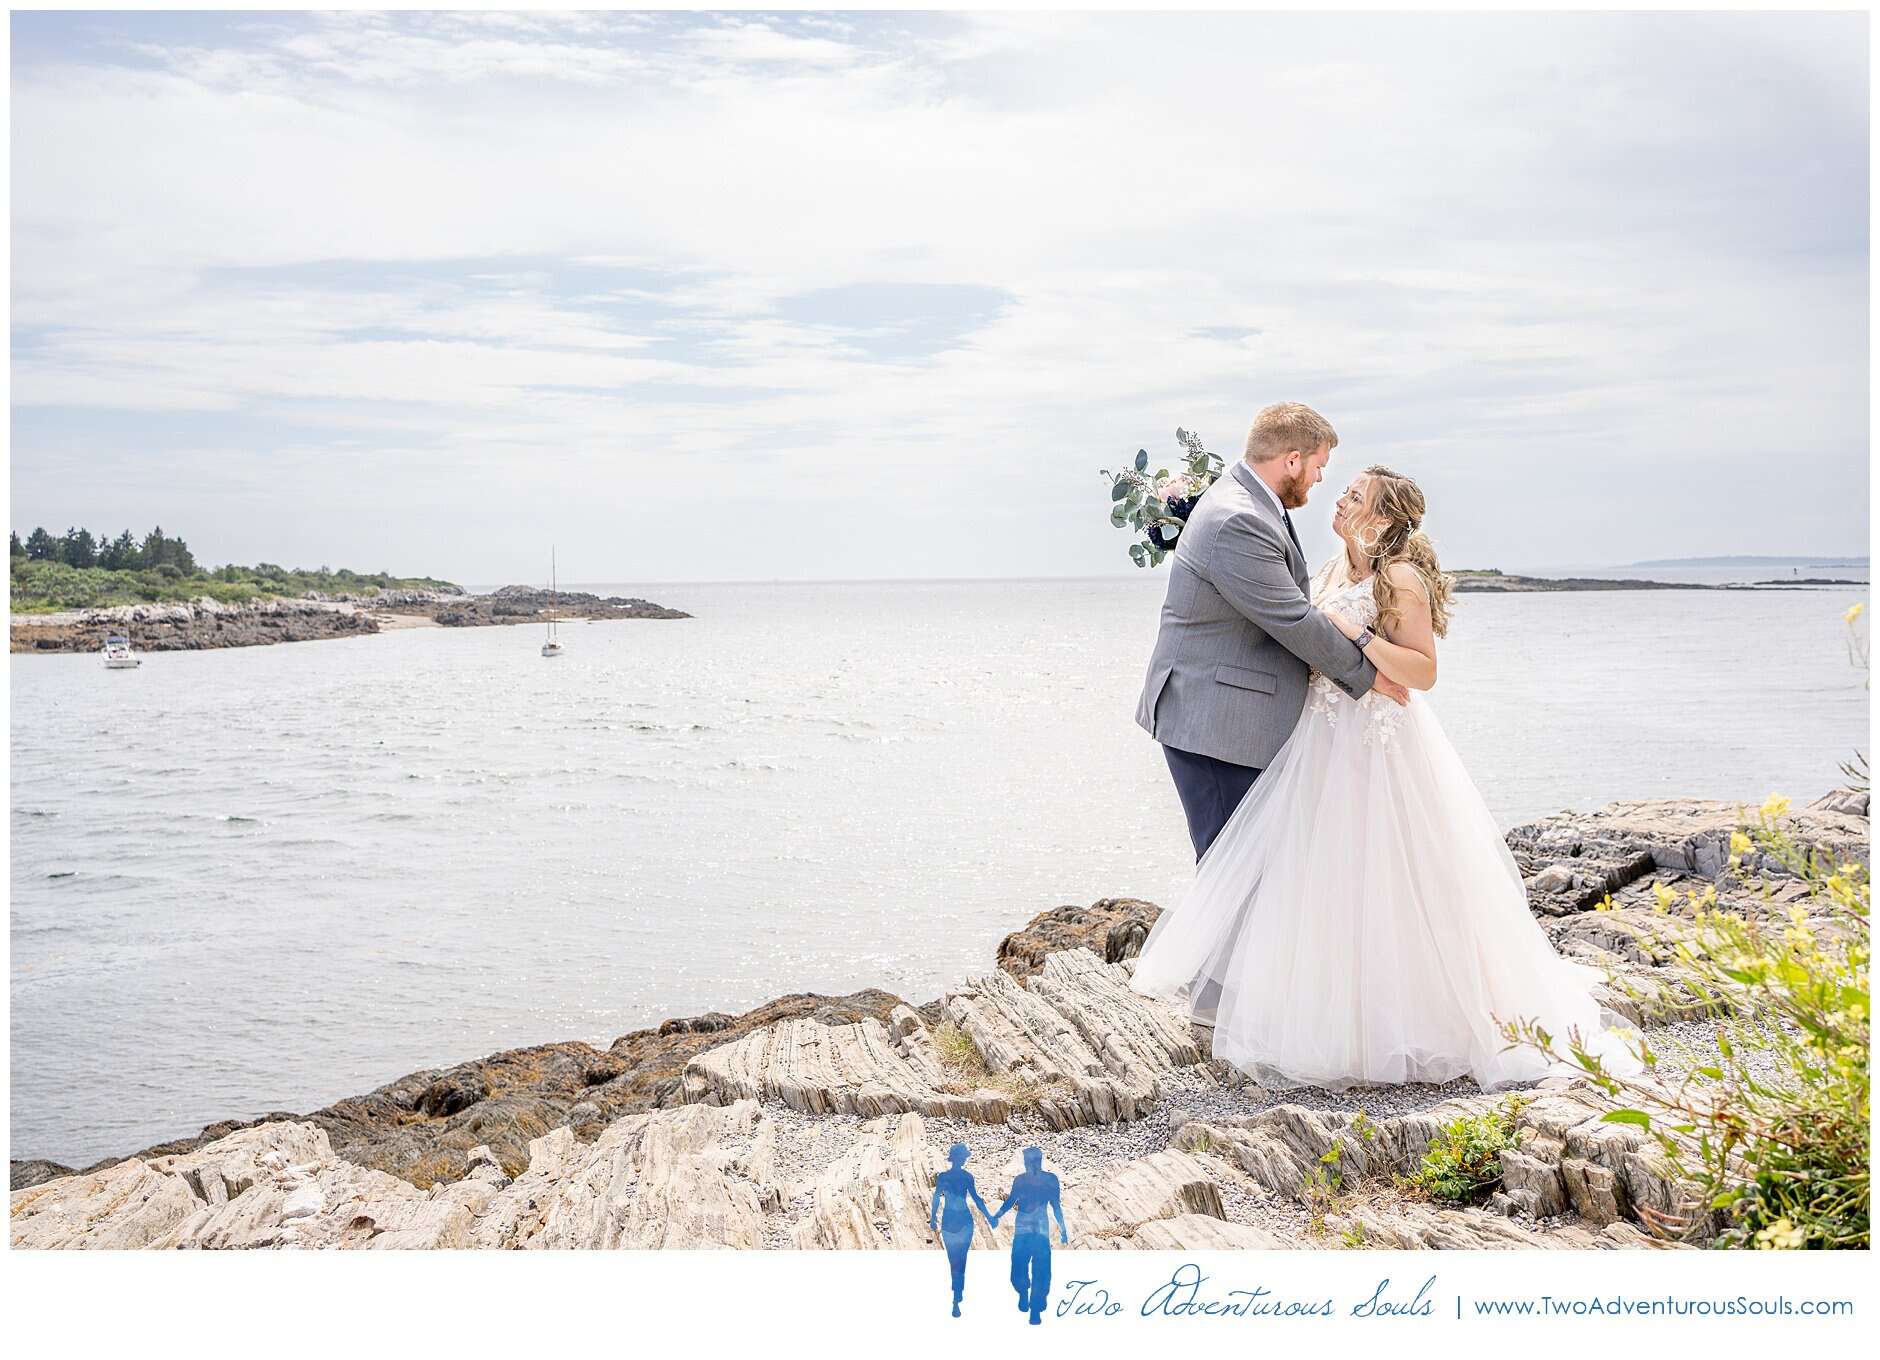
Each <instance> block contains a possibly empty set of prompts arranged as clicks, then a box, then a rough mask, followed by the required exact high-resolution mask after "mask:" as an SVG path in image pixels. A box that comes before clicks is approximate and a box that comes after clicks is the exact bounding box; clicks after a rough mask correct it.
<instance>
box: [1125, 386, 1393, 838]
mask: <svg viewBox="0 0 1880 1360" xmlns="http://www.w3.org/2000/svg"><path fill="white" fill-rule="evenodd" d="M1337 443H1338V435H1337V434H1336V433H1335V432H1334V431H1333V430H1332V427H1331V423H1330V422H1329V421H1327V420H1326V419H1325V417H1324V416H1322V415H1320V414H1319V413H1318V412H1317V411H1315V410H1313V409H1312V408H1311V407H1310V406H1302V405H1300V404H1299V403H1298V402H1296V401H1286V402H1281V403H1279V404H1278V405H1276V406H1269V407H1267V408H1266V409H1265V410H1263V411H1261V412H1260V414H1259V415H1257V416H1255V417H1254V419H1253V429H1252V430H1251V431H1249V432H1248V435H1247V454H1246V457H1245V458H1243V459H1240V460H1237V461H1236V462H1235V463H1233V464H1232V466H1230V467H1229V468H1228V470H1227V472H1226V473H1225V474H1224V475H1223V476H1222V477H1220V478H1219V480H1217V481H1216V482H1215V483H1214V485H1213V486H1211V487H1209V488H1208V489H1207V491H1206V493H1205V494H1203V496H1202V497H1201V499H1200V500H1199V501H1198V502H1196V504H1195V507H1194V509H1193V511H1191V512H1190V513H1189V516H1188V523H1187V526H1186V527H1185V528H1184V529H1183V530H1182V533H1181V537H1180V538H1179V539H1177V540H1176V542H1175V553H1174V556H1173V557H1172V558H1171V559H1170V561H1171V563H1172V564H1173V565H1172V567H1171V569H1170V571H1169V578H1168V594H1167V596H1166V597H1165V598H1164V599H1163V601H1162V622H1161V627H1160V629H1159V631H1158V632H1157V633H1156V639H1155V652H1154V653H1153V654H1152V655H1151V656H1150V658H1149V675H1148V679H1147V680H1146V681H1145V683H1144V684H1143V687H1142V698H1141V700H1140V701H1139V702H1138V703H1137V705H1136V721H1137V722H1138V723H1140V724H1141V725H1142V726H1143V727H1145V728H1147V729H1148V731H1149V735H1150V736H1152V737H1154V738H1155V739H1156V740H1157V741H1159V742H1161V743H1162V753H1163V754H1164V755H1165V756H1166V757H1167V758H1168V767H1169V773H1171V774H1172V775H1174V777H1175V791H1176V792H1177V793H1178V794H1180V795H1181V800H1182V811H1183V812H1184V813H1186V814H1187V817H1188V835H1189V839H1191V840H1192V841H1194V843H1195V860H1196V862H1197V863H1198V862H1199V861H1200V859H1201V857H1202V856H1203V855H1204V854H1206V853H1207V849H1208V847H1209V846H1210V845H1212V844H1213V843H1214V838H1215V837H1216V836H1218V835H1219V834H1220V832H1221V828H1222V827H1224V826H1226V825H1227V820H1228V818H1230V817H1232V816H1233V815H1234V809H1235V808H1236V807H1238V806H1239V805H1240V800H1241V799H1242V798H1243V797H1245V796H1246V793H1247V790H1248V789H1249V788H1251V787H1253V781H1254V780H1255V779H1256V778H1257V777H1258V776H1259V773H1260V771H1261V770H1263V769H1265V768H1266V766H1267V764H1268V763H1269V762H1270V761H1271V760H1272V759H1273V756H1274V755H1275V753H1277V752H1278V750H1279V748H1280V747H1281V746H1283V745H1284V744H1285V742H1286V738H1287V736H1289V735H1290V734H1291V732H1292V729H1293V724H1294V723H1296V722H1297V721H1298V720H1299V712H1300V710H1301V709H1302V708H1304V707H1305V701H1306V679H1307V676H1308V675H1309V673H1310V672H1311V671H1314V670H1316V671H1318V672H1320V673H1321V674H1323V675H1325V676H1327V677H1329V678H1330V679H1331V681H1332V683H1334V684H1335V685H1337V686H1338V687H1339V688H1340V689H1342V690H1343V691H1344V692H1345V693H1347V694H1349V695H1351V696H1352V697H1353V698H1354V699H1355V698H1357V697H1359V696H1360V695H1362V694H1364V693H1366V692H1367V691H1369V690H1372V689H1375V690H1377V691H1378V692H1379V693H1380V694H1383V695H1386V696H1387V697H1389V698H1391V699H1394V700H1396V701H1397V702H1398V703H1400V704H1401V703H1404V702H1406V701H1407V700H1408V699H1409V691H1407V690H1405V689H1404V688H1403V686H1401V685H1399V684H1396V683H1395V682H1394V681H1392V680H1390V679H1388V678H1386V677H1384V676H1381V675H1379V674H1378V673H1377V668H1376V667H1375V666H1373V665H1372V664H1371V663H1370V662H1369V661H1366V660H1365V659H1364V653H1363V651H1362V650H1361V649H1360V648H1359V647H1358V646H1357V645H1356V644H1354V643H1353V642H1352V641H1351V640H1350V639H1349V638H1347V637H1346V636H1345V635H1344V634H1343V633H1342V632H1340V631H1339V629H1338V626H1337V625H1336V624H1334V623H1333V622H1332V621H1331V620H1330V619H1328V618H1326V617H1325V616H1324V615H1323V614H1321V613H1319V612H1318V611H1317V610H1316V609H1314V608H1313V607H1312V605H1311V603H1310V601H1309V600H1308V599H1307V593H1306V577H1307V573H1306V558H1305V553H1304V552H1303V551H1302V550H1301V549H1300V547H1299V537H1298V535H1297V534H1295V533H1294V532H1293V526H1292V516H1291V515H1290V514H1289V513H1288V512H1289V511H1292V510H1297V509H1298V508H1299V507H1300V506H1302V505H1304V504H1305V503H1306V497H1307V495H1309V494H1310V493H1311V490H1312V488H1313V487H1314V486H1316V485H1317V484H1318V481H1319V479H1320V478H1321V477H1323V476H1324V475H1325V464H1326V462H1327V461H1328V460H1329V459H1330V458H1331V456H1332V449H1333V448H1334V447H1335V446H1336V445H1337Z"/></svg>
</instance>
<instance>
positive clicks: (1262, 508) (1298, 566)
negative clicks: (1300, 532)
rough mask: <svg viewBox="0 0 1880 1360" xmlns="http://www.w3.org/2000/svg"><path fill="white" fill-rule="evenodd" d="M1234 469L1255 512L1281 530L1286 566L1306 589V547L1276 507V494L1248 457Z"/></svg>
mask: <svg viewBox="0 0 1880 1360" xmlns="http://www.w3.org/2000/svg"><path fill="white" fill-rule="evenodd" d="M1233 471H1234V476H1235V477H1236V478H1237V479H1238V480H1239V481H1240V484H1241V485H1242V486H1244V487H1246V488H1247V494H1248V495H1249V496H1251V497H1252V498H1253V508H1254V510H1255V512H1256V513H1258V514H1263V515H1265V516H1266V517H1267V518H1268V519H1270V520H1272V521H1273V527H1274V528H1275V529H1277V530H1279V537H1280V541H1281V542H1282V543H1284V544H1285V545H1286V566H1287V567H1288V568H1289V569H1290V570H1291V571H1292V577H1293V580H1295V581H1297V582H1298V583H1299V588H1300V589H1301V590H1304V589H1305V588H1306V577H1307V572H1306V554H1305V549H1303V548H1301V547H1300V546H1299V540H1298V539H1297V538H1296V537H1295V536H1294V535H1293V533H1292V532H1291V530H1289V529H1288V528H1287V527H1286V517H1285V516H1284V515H1282V514H1281V513H1280V512H1279V510H1278V509H1276V508H1275V507H1274V504H1273V502H1274V499H1275V498H1274V496H1273V495H1272V493H1271V492H1269V491H1268V490H1267V487H1266V484H1265V483H1264V482H1262V481H1261V480H1260V479H1259V478H1258V477H1257V476H1255V475H1254V471H1253V469H1252V468H1250V467H1248V466H1247V460H1246V459H1244V458H1236V459H1235V460H1234V463H1233Z"/></svg>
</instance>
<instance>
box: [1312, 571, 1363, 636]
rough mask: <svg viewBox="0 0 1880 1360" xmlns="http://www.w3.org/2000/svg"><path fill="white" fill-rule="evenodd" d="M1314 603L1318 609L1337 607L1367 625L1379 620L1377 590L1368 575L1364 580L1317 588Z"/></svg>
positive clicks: (1347, 615) (1342, 612)
mask: <svg viewBox="0 0 1880 1360" xmlns="http://www.w3.org/2000/svg"><path fill="white" fill-rule="evenodd" d="M1312 604H1313V607H1314V608H1317V609H1336V610H1337V611H1338V612H1339V613H1341V614H1343V615H1345V616H1346V617H1347V618H1353V619H1356V620H1357V621H1358V622H1359V623H1362V624H1364V625H1365V626H1366V627H1370V626H1372V625H1374V624H1375V623H1376V622H1377V592H1376V591H1375V590H1374V589H1372V586H1371V578H1370V577H1368V576H1367V577H1365V578H1364V579H1363V580H1362V581H1348V582H1346V583H1345V584H1344V585H1341V586H1332V587H1330V588H1324V589H1320V590H1315V591H1314V592H1313V597H1312Z"/></svg>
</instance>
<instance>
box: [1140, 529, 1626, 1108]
mask: <svg viewBox="0 0 1880 1360" xmlns="http://www.w3.org/2000/svg"><path fill="white" fill-rule="evenodd" d="M1342 565H1343V563H1342V562H1341V561H1336V560H1335V561H1334V563H1332V564H1329V565H1328V567H1327V568H1326V569H1325V570H1322V571H1321V572H1320V573H1319V577H1318V580H1317V582H1316V583H1315V589H1314V603H1315V604H1316V605H1318V606H1319V607H1320V608H1334V609H1338V610H1340V611H1341V612H1343V613H1345V614H1347V615H1349V616H1352V617H1356V618H1359V619H1361V620H1362V621H1363V622H1365V623H1367V624H1369V623H1373V622H1375V620H1376V617H1377V604H1376V600H1375V598H1374V597H1373V595H1372V587H1371V582H1370V581H1369V580H1368V579H1367V580H1365V581H1361V582H1357V583H1348V582H1344V581H1343V579H1342V578H1343V573H1342V571H1340V570H1338V568H1340V567H1342ZM1600 980H1602V974H1601V973H1600V972H1599V971H1598V970H1597V969H1594V968H1591V967H1589V966H1586V965H1584V964H1576V963H1570V962H1568V961H1567V960H1565V959H1563V958H1561V957H1560V956H1559V955H1558V954H1557V953H1555V952H1554V949H1553V946H1552V945H1551V944H1549V943H1548V940H1547V937H1546V935H1545V934H1543V933H1542V931H1541V928H1540V927H1539V926H1538V925H1537V924H1536V923H1535V921H1534V918H1533V917H1532V916H1531V915H1530V914H1529V912H1528V905H1527V894H1526V891H1525V890H1524V888H1523V886H1522V882H1521V873H1520V870H1519V869H1518V868H1516V866H1515V862H1514V857H1513V856H1512V855H1510V854H1509V853H1508V847H1507V846H1506V844H1504V843H1503V841H1502V837H1501V832H1500V830H1499V829H1498V828H1497V827H1496V825H1495V820H1494V818H1493V817H1492V816H1491V815H1490V813H1489V810H1488V808H1487V806H1486V805H1485V804H1484V803H1483V801H1482V795H1481V794H1480V792H1478V791H1477V789H1476V787H1475V783H1474V781H1473V780H1471V779H1470V778H1469V774H1468V771H1467V770H1465V769H1464V768H1463V766H1462V762H1461V760H1460V759H1459V758H1458V757H1457V755H1456V751H1455V748H1454V747H1452V746H1451V745H1450V744H1449V739H1448V738H1447V737H1446V736H1445V735H1444V734H1443V730H1442V728H1441V727H1440V726H1439V725H1438V724H1437V721H1436V716H1435V714H1434V713H1432V712H1431V711H1430V708H1429V706H1428V704H1427V703H1426V702H1425V700H1424V697H1423V695H1421V694H1420V693H1417V692H1415V691H1412V692H1411V695H1410V702H1409V705H1408V706H1407V707H1404V706H1399V705H1398V704H1395V703H1393V702H1392V701H1390V700H1389V699H1386V698H1384V697H1383V696H1382V695H1379V694H1374V693H1373V694H1367V695H1365V696H1364V697H1363V698H1361V699H1352V698H1350V697H1349V696H1348V695H1346V694H1345V693H1344V692H1343V691H1342V690H1340V689H1339V688H1338V687H1337V686H1335V685H1334V684H1332V683H1331V682H1330V681H1329V680H1327V679H1326V678H1325V677H1324V676H1322V675H1318V674H1314V675H1313V677H1312V679H1311V682H1310V684H1309V686H1308V687H1307V690H1306V705H1305V708H1304V710H1303V711H1302V712H1301V713H1300V715H1299V722H1298V724H1297V725H1296V726H1295V727H1294V728H1293V731H1292V734H1291V735H1290V736H1289V737H1288V738H1287V740H1286V744H1285V745H1284V746H1282V747H1281V748H1280V750H1279V753H1278V754H1277V755H1276V756H1275V757H1274V758H1273V761H1272V763H1271V764H1270V765H1269V766H1268V767H1267V768H1266V769H1265V770H1264V771H1262V772H1261V774H1260V776H1259V778H1258V779H1256V780H1255V781H1254V784H1253V787H1252V788H1251V789H1250V790H1248V792H1247V796H1246V797H1245V798H1244V799H1242V800H1241V803H1240V806H1239V807H1238V808H1236V809H1235V810H1234V814H1233V816H1232V817H1231V818H1229V820H1228V822H1227V825H1226V826H1225V827H1223V828H1222V830H1221V833H1220V835H1219V837H1218V838H1217V839H1216V840H1215V841H1214V843H1213V844H1212V845H1211V846H1209V847H1208V851H1207V854H1206V855H1204V856H1203V857H1202V859H1201V861H1200V863H1199V864H1197V865H1196V866H1195V877H1194V882H1193V885H1192V887H1191V888H1190V890H1189V891H1188V893H1187V895H1186V896H1185V897H1184V898H1183V900H1182V901H1181V903H1180V904H1179V905H1177V906H1176V907H1174V908H1172V909H1170V910H1168V911H1165V912H1163V913H1162V915H1161V916H1160V917H1159V918H1158V919H1157V921H1156V923H1155V926H1154V928H1153V929H1152V930H1151V931H1150V932H1149V936H1148V939H1147V941H1146V942H1145V943H1144V945H1143V948H1142V955H1141V957H1140V958H1139V959H1138V960H1137V962H1136V967H1135V973H1134V981H1133V983H1132V985H1133V986H1134V988H1135V990H1137V991H1138V992H1143V993H1146V994H1148V995H1151V996H1161V997H1165V998H1167V999H1169V1000H1171V1001H1173V1002H1175V1003H1176V1004H1177V1005H1179V1006H1181V1007H1182V1008H1183V1010H1184V1011H1185V1012H1186V1013H1187V1014H1189V1015H1191V1016H1194V1017H1196V1018H1199V1019H1203V1020H1208V1021H1212V1022H1213V1024H1214V1056H1215V1057H1216V1058H1221V1059H1225V1060H1226V1061H1228V1062H1230V1063H1233V1064H1234V1065H1235V1066H1236V1067H1238V1068H1240V1069H1241V1070H1243V1071H1244V1072H1246V1073H1247V1074H1248V1075H1249V1076H1251V1077H1253V1078H1254V1080H1256V1081H1258V1082H1259V1083H1260V1084H1261V1085H1263V1086H1267V1087H1271V1088H1277V1089H1284V1088H1288V1087H1293V1086H1317V1087H1321V1088H1324V1089H1327V1090H1342V1089H1345V1088H1348V1087H1352V1086H1359V1085H1376V1084H1385V1083H1397V1082H1446V1081H1450V1080H1452V1079H1453V1078H1456V1077H1461V1076H1471V1077H1473V1078H1474V1079H1475V1081H1476V1083H1477V1084H1478V1085H1479V1086H1480V1087H1481V1088H1482V1089H1483V1090H1495V1089H1498V1088H1501V1087H1505V1086H1509V1085H1512V1084H1515V1083H1520V1082H1527V1081H1533V1080H1537V1079H1539V1078H1541V1077H1544V1076H1547V1075H1550V1074H1551V1073H1554V1072H1571V1071H1578V1070H1580V1069H1579V1068H1578V1066H1577V1065H1576V1064H1573V1063H1572V1062H1571V1061H1570V1060H1568V1061H1566V1062H1563V1063H1559V1064H1550V1063H1549V1062H1548V1061H1547V1060H1546V1059H1545V1058H1543V1057H1542V1056H1541V1055H1540V1054H1539V1053H1537V1052H1535V1051H1534V1050H1533V1049H1531V1048H1523V1049H1514V1050H1509V1049H1508V1042H1507V1040H1506V1039H1505V1038H1504V1037H1503V1036H1502V1034H1501V1032H1500V1029H1499V1023H1500V1022H1501V1021H1504V1020H1510V1021H1511V1020H1515V1019H1517V1018H1534V1019H1537V1020H1539V1022H1540V1023H1541V1024H1542V1025H1543V1026H1544V1027H1545V1028H1546V1029H1547V1030H1548V1032H1549V1033H1550V1034H1552V1035H1553V1041H1554V1048H1555V1050H1556V1052H1557V1053H1559V1054H1560V1055H1562V1057H1563V1058H1564V1057H1565V1056H1566V1055H1567V1053H1568V1038H1569V1035H1570V1033H1571V1032H1572V1031H1575V1030H1577V1031H1578V1032H1579V1035H1580V1037H1581V1040H1582V1043H1583V1044H1584V1045H1585V1046H1586V1048H1587V1049H1588V1051H1590V1052H1593V1053H1597V1054H1598V1055H1599V1056H1600V1057H1601V1059H1602V1061H1604V1063H1605V1064H1606V1066H1607V1069H1608V1070H1609V1071H1622V1072H1627V1073H1633V1072H1637V1071H1638V1070H1639V1067H1640V1064H1639V1062H1638V1059H1637V1058H1636V1057H1635V1056H1634V1055H1633V1054H1632V1052H1631V1050H1630V1049H1629V1048H1628V1047H1627V1046H1626V1044H1625V1042H1624V1039H1623V1036H1622V1035H1620V1034H1615V1033H1614V1032H1612V1031H1611V1030H1607V1029H1603V1028H1602V1023H1615V1024H1622V1023H1623V1021H1622V1020H1621V1019H1620V1017H1618V1016H1616V1015H1613V1014H1612V1013H1611V1012H1610V1011H1606V1010H1604V1009H1603V1008H1602V1007H1601V1006H1600V1005H1599V1004H1598V1003H1597V1002H1596V1001H1595V1000H1594V999H1593V997H1592V996H1591V995H1590V994H1589V989H1590V987H1591V986H1592V985H1593V984H1594V983H1596V982H1598V981H1600Z"/></svg>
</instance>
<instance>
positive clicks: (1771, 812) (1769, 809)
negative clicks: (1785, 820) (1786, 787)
mask: <svg viewBox="0 0 1880 1360" xmlns="http://www.w3.org/2000/svg"><path fill="white" fill-rule="evenodd" d="M1762 815H1763V816H1764V818H1766V819H1767V820H1769V821H1772V822H1773V821H1774V820H1775V819H1776V818H1778V817H1786V816H1788V815H1789V799H1788V798H1787V797H1786V796H1784V795H1783V794H1780V793H1772V794H1770V795H1769V796H1768V797H1767V798H1765V799H1763V805H1762Z"/></svg>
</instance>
